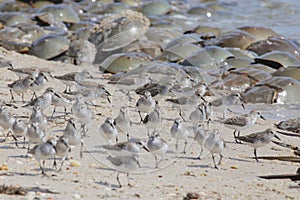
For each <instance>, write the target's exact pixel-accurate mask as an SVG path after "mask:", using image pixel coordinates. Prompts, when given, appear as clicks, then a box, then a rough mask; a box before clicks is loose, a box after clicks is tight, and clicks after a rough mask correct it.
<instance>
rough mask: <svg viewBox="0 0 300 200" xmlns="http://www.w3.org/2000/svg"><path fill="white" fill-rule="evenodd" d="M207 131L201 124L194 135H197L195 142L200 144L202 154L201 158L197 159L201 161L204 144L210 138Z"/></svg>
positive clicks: (195, 129)
mask: <svg viewBox="0 0 300 200" xmlns="http://www.w3.org/2000/svg"><path fill="white" fill-rule="evenodd" d="M207 131H208V130H205V129H204V128H203V127H202V126H201V125H200V124H199V125H198V126H197V127H196V128H194V134H195V136H194V140H195V141H196V142H198V144H199V145H200V153H199V156H198V157H197V159H199V160H201V155H202V152H203V147H204V142H205V140H206V138H207V136H208V134H207Z"/></svg>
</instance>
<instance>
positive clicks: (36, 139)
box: [26, 124, 46, 154]
mask: <svg viewBox="0 0 300 200" xmlns="http://www.w3.org/2000/svg"><path fill="white" fill-rule="evenodd" d="M26 136H27V139H28V148H27V150H28V151H27V154H28V152H29V149H30V145H31V144H32V143H42V142H43V141H44V139H45V136H46V134H45V132H44V131H43V129H41V128H40V127H39V125H38V124H31V125H29V127H28V129H27V134H26Z"/></svg>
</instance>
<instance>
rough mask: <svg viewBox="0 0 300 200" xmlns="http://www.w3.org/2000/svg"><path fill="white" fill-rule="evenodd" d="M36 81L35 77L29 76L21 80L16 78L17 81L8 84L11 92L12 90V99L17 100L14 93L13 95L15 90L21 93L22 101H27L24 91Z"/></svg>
mask: <svg viewBox="0 0 300 200" xmlns="http://www.w3.org/2000/svg"><path fill="white" fill-rule="evenodd" d="M34 81H35V78H34V77H32V76H27V77H25V78H23V79H19V80H16V81H14V82H12V83H9V84H8V85H7V86H8V88H9V92H10V95H11V101H12V102H15V98H14V95H13V92H15V93H17V94H21V96H22V102H25V101H24V92H25V91H26V90H28V89H29V87H30V85H31V84H32V83H34Z"/></svg>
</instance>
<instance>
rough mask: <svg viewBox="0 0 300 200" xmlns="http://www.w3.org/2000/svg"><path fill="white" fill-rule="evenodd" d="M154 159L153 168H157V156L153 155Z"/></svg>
mask: <svg viewBox="0 0 300 200" xmlns="http://www.w3.org/2000/svg"><path fill="white" fill-rule="evenodd" d="M154 158H155V168H158V161H157V156H156V155H155V156H154Z"/></svg>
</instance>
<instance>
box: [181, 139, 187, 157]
mask: <svg viewBox="0 0 300 200" xmlns="http://www.w3.org/2000/svg"><path fill="white" fill-rule="evenodd" d="M186 145H187V141H186V140H185V141H184V149H183V152H182V153H183V154H186Z"/></svg>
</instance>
